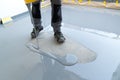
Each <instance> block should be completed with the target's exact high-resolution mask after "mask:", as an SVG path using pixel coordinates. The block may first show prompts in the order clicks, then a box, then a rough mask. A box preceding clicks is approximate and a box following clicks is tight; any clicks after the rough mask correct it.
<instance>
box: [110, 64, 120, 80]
mask: <svg viewBox="0 0 120 80" xmlns="http://www.w3.org/2000/svg"><path fill="white" fill-rule="evenodd" d="M111 80H120V64H119V65H118V67H117V69H116V70H115V72H114V73H113V75H112V79H111Z"/></svg>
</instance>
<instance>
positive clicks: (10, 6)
mask: <svg viewBox="0 0 120 80" xmlns="http://www.w3.org/2000/svg"><path fill="white" fill-rule="evenodd" d="M25 11H27V8H26V6H25V3H24V0H0V18H4V17H8V16H10V17H12V16H15V15H18V14H20V13H23V12H25Z"/></svg>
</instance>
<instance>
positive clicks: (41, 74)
mask: <svg viewBox="0 0 120 80" xmlns="http://www.w3.org/2000/svg"><path fill="white" fill-rule="evenodd" d="M25 80H87V79H85V78H82V77H80V76H78V75H77V74H75V73H73V72H71V71H68V70H66V69H65V66H63V65H61V64H60V63H58V62H56V61H53V60H52V59H50V58H48V57H43V58H42V62H41V63H38V64H36V65H35V66H34V67H33V69H32V70H31V71H30V73H29V74H28V75H27V76H26V79H25Z"/></svg>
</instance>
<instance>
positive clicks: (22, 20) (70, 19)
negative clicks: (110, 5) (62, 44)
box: [0, 5, 120, 80]
mask: <svg viewBox="0 0 120 80" xmlns="http://www.w3.org/2000/svg"><path fill="white" fill-rule="evenodd" d="M50 15H51V14H50V7H48V8H44V9H42V16H43V17H42V18H43V25H44V27H47V26H49V25H50ZM14 20H15V21H13V22H12V23H9V24H6V25H0V80H120V31H119V30H120V27H119V26H120V22H119V21H120V11H119V10H111V9H102V8H101V9H100V8H91V7H83V6H67V5H64V6H63V27H66V28H70V30H71V33H69V35H71V36H78V37H76V38H75V40H77V41H79V42H80V43H82V44H83V45H85V46H86V47H88V48H89V49H91V50H93V51H94V52H96V54H97V58H96V60H94V61H93V62H90V63H86V64H76V65H74V66H71V67H66V66H62V65H61V64H59V63H57V62H55V61H53V60H51V59H49V58H47V57H42V56H40V55H38V54H35V53H32V52H31V51H29V50H28V49H27V48H26V46H25V45H26V43H27V42H29V40H30V32H31V31H32V24H31V22H30V18H29V15H28V14H27V13H26V14H24V15H22V16H18V17H15V18H14ZM66 31H67V29H66ZM72 32H73V33H72Z"/></svg>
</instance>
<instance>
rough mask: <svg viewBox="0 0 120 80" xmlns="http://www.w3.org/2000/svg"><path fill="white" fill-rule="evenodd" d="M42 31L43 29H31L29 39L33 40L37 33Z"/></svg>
mask: <svg viewBox="0 0 120 80" xmlns="http://www.w3.org/2000/svg"><path fill="white" fill-rule="evenodd" d="M41 30H43V27H42V28H41V29H39V28H33V31H32V32H31V38H32V39H34V38H36V37H37V36H38V35H39V32H40V31H41Z"/></svg>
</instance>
